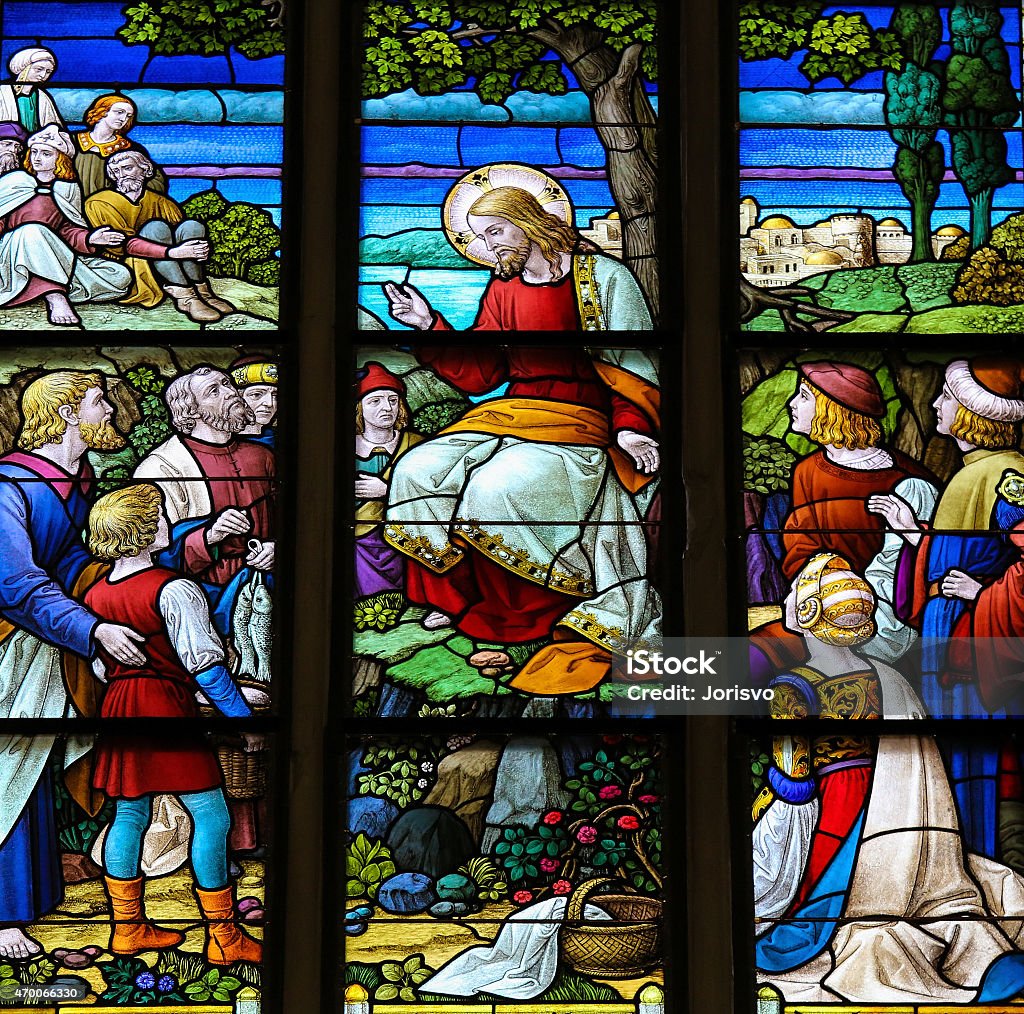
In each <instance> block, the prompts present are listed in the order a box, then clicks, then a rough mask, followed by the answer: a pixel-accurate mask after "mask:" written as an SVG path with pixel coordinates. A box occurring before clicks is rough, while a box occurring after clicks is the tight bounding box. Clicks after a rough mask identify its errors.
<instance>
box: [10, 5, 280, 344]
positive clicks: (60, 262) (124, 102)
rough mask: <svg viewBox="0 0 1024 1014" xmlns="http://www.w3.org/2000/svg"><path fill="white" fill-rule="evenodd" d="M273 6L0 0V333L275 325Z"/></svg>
mask: <svg viewBox="0 0 1024 1014" xmlns="http://www.w3.org/2000/svg"><path fill="white" fill-rule="evenodd" d="M283 8H284V2H283V0H280V2H277V0H275V2H273V3H267V4H263V5H262V8H260V7H259V6H257V7H256V8H248V5H246V4H243V3H238V2H232V3H228V4H222V5H218V6H217V8H216V10H215V11H213V10H208V9H207V6H206V5H196V6H195V7H194V8H188V9H185V8H180V7H179V6H178V5H176V4H173V3H167V2H158V3H154V4H142V5H138V6H135V7H132V6H131V5H125V4H123V3H120V2H117V0H114V2H111V0H85V2H61V0H10V2H6V3H4V5H3V11H2V13H0V39H2V47H0V60H2V63H3V68H4V75H5V76H4V82H3V83H2V84H0V123H2V127H0V132H2V134H3V137H2V138H0V145H2V146H3V157H4V162H3V166H4V168H3V169H2V170H0V173H2V176H3V184H2V195H3V196H2V198H0V208H2V209H3V210H2V212H0V218H2V220H3V227H4V231H5V233H6V232H9V231H11V230H13V229H15V228H16V227H19V226H22V225H31V226H33V227H35V228H36V229H38V228H39V227H41V226H46V227H48V228H49V229H50V230H51V231H52V232H54V233H56V234H57V236H58V239H59V242H58V240H47V239H46V237H44V238H43V239H39V238H38V237H37V238H36V239H35V240H34V241H33V242H26V243H24V244H22V245H21V246H20V247H18V248H17V249H14V248H13V247H12V248H10V249H8V247H10V246H11V241H8V240H5V253H4V255H3V256H4V259H5V262H7V263H9V265H10V267H9V268H7V269H5V272H4V275H5V279H6V281H5V283H4V286H3V289H2V290H0V313H2V317H0V323H2V324H3V326H4V327H7V328H12V329H16V330H26V329H28V330H38V329H46V328H49V327H52V326H55V325H56V326H69V325H76V324H77V323H78V322H79V320H80V321H81V322H82V326H83V327H85V328H87V329H89V330H108V331H110V330H131V331H134V330H140V331H147V330H182V331H187V330H199V329H204V330H205V329H207V328H209V329H211V330H238V329H243V330H249V329H256V330H260V329H265V328H267V327H269V326H271V325H273V324H275V323H276V322H277V321H278V320H279V319H280V314H279V310H280V303H281V301H280V288H281V276H282V270H281V266H282V261H281V256H282V245H281V228H282V220H281V216H282V207H283V203H284V201H283V197H282V186H283V162H284V100H285V89H284V85H285V76H284V75H285V60H284V46H285V29H284V22H283ZM247 9H248V11H249V13H245V12H246V10H247ZM26 145H27V148H26ZM43 188H45V193H44V192H43ZM17 235H19V236H26V235H27V232H24V231H23V232H22V233H19V234H17ZM76 258H77V259H76ZM41 279H45V280H46V284H47V285H49V286H50V288H49V289H47V291H44V289H45V288H46V285H44V284H43V282H42V281H41Z"/></svg>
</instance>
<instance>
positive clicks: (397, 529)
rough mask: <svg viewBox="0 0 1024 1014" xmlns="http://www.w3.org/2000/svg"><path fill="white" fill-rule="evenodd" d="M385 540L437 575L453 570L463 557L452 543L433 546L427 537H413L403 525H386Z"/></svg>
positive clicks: (460, 551)
mask: <svg viewBox="0 0 1024 1014" xmlns="http://www.w3.org/2000/svg"><path fill="white" fill-rule="evenodd" d="M384 540H385V541H386V542H387V543H388V544H389V545H391V546H394V547H395V549H397V550H398V551H399V552H400V553H405V555H406V556H411V557H412V558H413V559H414V560H418V561H419V562H420V563H422V564H423V565H424V566H425V567H429V568H430V569H431V570H432V571H434V572H435V573H436V574H443V573H444V572H445V571H448V570H451V569H452V567H454V566H455V564H457V563H458V562H459V560H461V559H462V557H463V552H462V550H461V549H459V548H458V547H457V546H453V545H452V544H451V543H450V542H446V543H445V544H444V545H443V546H440V547H437V546H433V545H431V543H430V540H429V539H428V538H427V537H426V536H424V535H417V536H412V535H410V534H409V533H408V532H407V531H406V530H405V528H404V526H402V525H396V524H385V525H384Z"/></svg>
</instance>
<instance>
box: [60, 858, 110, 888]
mask: <svg viewBox="0 0 1024 1014" xmlns="http://www.w3.org/2000/svg"><path fill="white" fill-rule="evenodd" d="M60 864H61V867H62V870H63V873H64V883H65V884H78V883H81V881H83V880H93V879H94V878H96V877H99V876H101V875H102V873H103V870H102V868H101V867H99V866H97V865H96V864H95V863H94V862H93V861H92V860H91V859H90V858H89V857H88V856H87V855H80V854H79V853H78V852H65V853H63V854H62V855H61V857H60Z"/></svg>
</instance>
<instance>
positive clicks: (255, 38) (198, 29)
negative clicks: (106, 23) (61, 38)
mask: <svg viewBox="0 0 1024 1014" xmlns="http://www.w3.org/2000/svg"><path fill="white" fill-rule="evenodd" d="M281 7H283V3H282V4H281ZM278 9H280V7H279V8H278ZM124 16H125V23H124V24H123V25H122V26H121V27H120V28H119V29H118V33H117V34H118V35H119V36H120V37H121V38H122V39H123V40H124V41H125V42H127V43H128V44H129V45H139V46H149V47H150V49H151V50H152V51H153V52H154V53H158V54H160V55H165V56H183V55H186V54H190V55H193V56H216V55H220V54H223V53H227V52H228V51H229V50H230V49H232V48H234V49H237V50H238V51H239V52H240V53H242V55H243V56H246V57H248V58H249V59H250V60H256V59H259V58H260V57H262V56H273V55H274V54H276V53H283V52H284V45H285V35H284V28H283V27H282V25H281V24H280V23H279V21H280V18H275V15H274V11H273V6H272V5H262V4H259V3H255V2H253V0H138V2H137V3H134V4H130V5H129V6H127V7H126V8H125V10H124Z"/></svg>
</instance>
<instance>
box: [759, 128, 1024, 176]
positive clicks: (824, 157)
mask: <svg viewBox="0 0 1024 1014" xmlns="http://www.w3.org/2000/svg"><path fill="white" fill-rule="evenodd" d="M1004 136H1005V138H1006V146H1007V156H1008V159H1009V162H1010V165H1012V166H1015V167H1017V168H1020V166H1021V164H1022V150H1021V134H1020V131H1006V132H1004ZM937 140H938V141H939V142H940V143H941V144H942V145H943V148H944V149H945V152H946V165H947V166H949V165H951V164H952V157H951V154H950V150H949V137H948V134H947V132H946V131H944V130H941V131H939V134H938V137H937ZM739 150H740V165H741V166H752V167H753V166H764V167H775V166H807V167H812V168H813V167H821V166H836V167H847V166H849V167H855V168H858V169H891V168H892V164H893V160H894V159H895V157H896V142H895V141H893V139H892V138H891V137H890V136H889V133H888V131H886V130H870V129H863V130H846V129H842V128H832V129H823V130H815V129H812V128H809V127H788V128H781V129H765V128H763V127H750V128H747V129H744V130H741V131H740V138H739Z"/></svg>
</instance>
